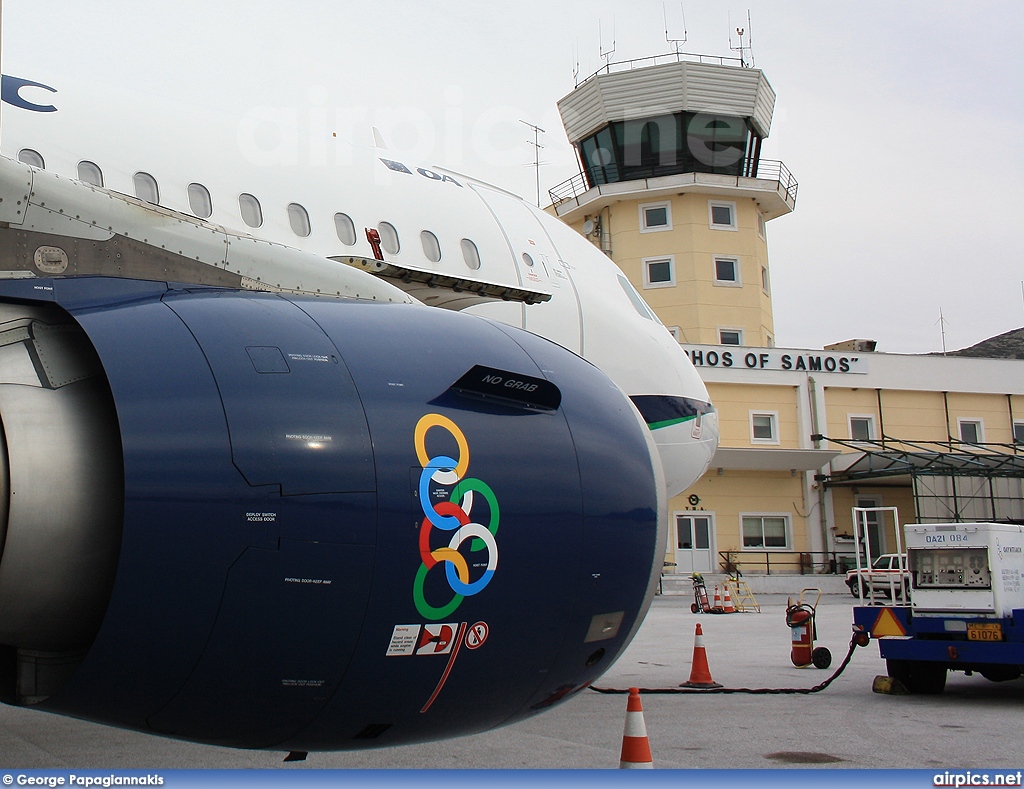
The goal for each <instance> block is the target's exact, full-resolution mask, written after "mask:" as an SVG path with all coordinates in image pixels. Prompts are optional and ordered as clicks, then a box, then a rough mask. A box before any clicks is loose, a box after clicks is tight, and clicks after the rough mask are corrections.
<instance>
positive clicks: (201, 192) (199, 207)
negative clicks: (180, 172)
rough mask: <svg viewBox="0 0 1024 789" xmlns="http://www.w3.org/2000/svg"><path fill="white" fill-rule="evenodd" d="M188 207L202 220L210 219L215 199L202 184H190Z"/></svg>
mask: <svg viewBox="0 0 1024 789" xmlns="http://www.w3.org/2000/svg"><path fill="white" fill-rule="evenodd" d="M188 207H189V208H190V209H191V210H192V213H193V214H195V215H196V216H198V217H199V218H200V219H207V218H209V216H210V214H212V213H213V198H212V197H210V191H209V190H208V189H207V188H206V187H205V186H203V185H202V184H189V185H188Z"/></svg>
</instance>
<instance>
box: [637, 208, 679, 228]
mask: <svg viewBox="0 0 1024 789" xmlns="http://www.w3.org/2000/svg"><path fill="white" fill-rule="evenodd" d="M671 229H672V204H671V203H642V204H641V205H640V232H641V233H650V232H657V231H659V230H671Z"/></svg>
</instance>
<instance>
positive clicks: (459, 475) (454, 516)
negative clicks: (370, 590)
mask: <svg viewBox="0 0 1024 789" xmlns="http://www.w3.org/2000/svg"><path fill="white" fill-rule="evenodd" d="M431 428H439V429H441V430H444V431H446V432H447V433H449V434H450V435H451V436H452V438H454V439H455V443H456V445H457V446H458V450H459V452H458V454H459V457H458V460H456V459H454V458H450V457H448V456H446V455H436V456H434V457H430V455H429V453H428V452H427V433H428V432H429V431H430V429H431ZM414 440H415V445H416V458H417V460H419V463H420V465H421V466H422V467H423V472H422V473H421V474H420V480H419V499H420V506H421V507H422V508H423V515H424V518H423V523H422V524H421V526H420V535H419V548H420V559H421V560H422V562H423V563H422V564H421V565H420V567H419V570H417V572H416V580H415V581H414V582H413V592H412V596H413V600H414V601H415V603H416V610H417V611H419V612H420V614H422V615H423V616H424V617H426V618H427V619H431V620H435V621H436V620H438V619H445V618H446V617H449V616H451V614H452V613H454V611H455V610H456V609H457V608H458V607H459V606H460V605H462V601H463V600H464V599H465V598H467V597H471V596H472V595H475V594H477V593H479V592H482V591H483V590H484V588H486V586H487V584H489V583H490V582H491V579H492V578H493V577H494V572H495V570H497V569H498V543H497V542H496V541H495V539H494V537H495V535H496V534H497V533H498V522H499V521H500V519H501V515H500V511H499V509H498V499H497V497H496V496H495V495H494V491H492V490H491V488H490V486H489V485H487V483H486V482H483V481H482V480H479V479H473V478H472V477H466V472H467V471H468V470H469V443H468V442H467V441H466V436H465V435H464V434H463V432H462V431H461V430H460V429H459V426H458V425H456V424H455V423H454V422H453V421H452V420H450V419H448V418H447V417H444V416H441V415H440V414H426V415H425V416H423V417H422V418H421V419H420V421H419V422H417V423H416V430H415V433H414ZM432 482H433V483H435V484H437V485H441V486H444V487H446V488H448V487H450V488H452V491H451V494H450V496H449V498H448V501H442V502H438V503H437V504H433V503H432V496H431V483H432ZM478 496H479V497H482V498H483V500H484V501H485V502H486V503H487V507H488V509H489V510H490V516H489V518H488V522H487V525H486V526H484V525H483V524H481V523H477V522H475V521H474V520H473V515H472V513H473V505H474V502H476V501H477V497H478ZM435 528H437V529H440V530H441V531H443V532H451V538H450V540H449V542H448V545H447V546H444V547H441V548H434V549H431V547H430V542H431V540H430V538H431V533H432V532H433V530H434V529H435ZM467 540H471V542H470V544H469V547H468V551H467V553H468V554H469V558H467V556H466V555H464V554H463V553H462V551H461V550H460V549H461V548H462V546H463V543H465V542H466V541H467ZM484 549H486V550H487V563H486V566H485V569H484V571H483V574H481V575H480V577H479V578H477V579H476V580H473V581H470V570H469V568H470V562H471V561H472V560H473V558H475V557H473V556H472V555H473V554H475V553H479V552H480V551H482V550H484ZM473 563H474V564H475V565H479V564H480V562H473ZM438 565H443V566H444V571H445V579H446V580H447V581H448V585H449V586H450V587H451V590H452V593H453V596H452V599H451V600H450V601H448V602H447V603H445V604H444V605H441V606H436V607H435V606H433V605H431V604H430V603H428V602H427V599H426V597H425V595H424V592H423V586H424V584H425V583H426V580H427V574H428V573H429V572H430V571H431V570H432V569H434V567H437V566H438Z"/></svg>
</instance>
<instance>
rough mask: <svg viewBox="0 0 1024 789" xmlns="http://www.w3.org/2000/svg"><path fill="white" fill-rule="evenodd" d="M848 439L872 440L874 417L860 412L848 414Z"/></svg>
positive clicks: (873, 436) (873, 435)
mask: <svg viewBox="0 0 1024 789" xmlns="http://www.w3.org/2000/svg"><path fill="white" fill-rule="evenodd" d="M849 419H850V440H851V441H874V440H875V417H874V416H864V415H861V414H850V416H849Z"/></svg>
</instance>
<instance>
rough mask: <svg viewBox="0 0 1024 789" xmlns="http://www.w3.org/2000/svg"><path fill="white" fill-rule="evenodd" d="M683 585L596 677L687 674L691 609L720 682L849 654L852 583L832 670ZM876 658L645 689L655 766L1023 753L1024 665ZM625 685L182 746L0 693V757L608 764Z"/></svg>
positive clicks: (244, 764) (832, 614)
mask: <svg viewBox="0 0 1024 789" xmlns="http://www.w3.org/2000/svg"><path fill="white" fill-rule="evenodd" d="M690 602H691V598H690V597H689V596H682V595H679V596H664V597H657V598H655V601H654V605H653V606H652V608H651V611H650V613H649V614H648V616H647V620H646V621H645V623H644V625H643V626H642V628H641V629H640V631H639V633H638V634H637V637H636V639H635V640H634V642H633V644H631V645H630V647H629V649H628V650H627V651H626V652H625V653H624V654H623V656H622V657H621V658H620V660H619V661H618V663H616V664H615V665H614V666H613V667H612V668H611V669H610V670H609V671H608V672H607V673H606V674H605V676H604V677H602V678H601V680H600V681H599V682H598V683H597V685H598V686H600V687H615V688H628V687H629V686H639V687H645V688H660V687H676V686H678V685H679V683H681V682H683V681H685V680H686V679H688V677H689V674H690V668H691V660H692V657H693V640H694V639H693V637H694V625H695V623H697V622H700V623H701V624H702V628H703V631H704V640H705V645H706V649H707V656H708V663H709V667H710V670H711V673H712V675H713V678H714V679H715V681H717V682H719V683H721V684H723V685H724V686H726V687H729V688H738V687H746V688H809V687H812V686H814V685H817V684H818V683H820V682H822V681H823V680H825V679H826V678H827V677H829V676H830V675H831V674H832V673H833V671H834V670H835V668H837V667H838V665H839V663H840V662H841V661H842V659H843V657H844V656H845V655H846V653H847V649H848V645H849V641H850V633H851V622H852V611H851V608H852V605H853V604H854V600H853V598H851V597H849V596H848V595H826V596H825V597H823V599H822V602H821V603H820V605H819V606H818V609H817V621H818V640H817V642H816V646H827V647H828V648H829V649H830V650H831V651H832V655H833V665H832V667H831V668H829V669H828V670H824V671H823V670H818V669H814V668H809V669H798V668H795V667H794V666H793V665H792V663H791V662H790V659H789V651H790V630H789V628H788V627H787V626H786V623H785V607H786V598H785V597H784V596H779V595H771V596H761V597H759V602H760V603H761V613H752V612H751V613H741V614H734V615H725V616H722V615H718V616H715V615H708V614H701V615H694V614H692V613H690V610H689V606H690ZM884 673H885V663H884V661H882V660H881V659H880V658H879V657H878V647H877V645H876V644H874V643H872V644H870V645H869V646H868V647H865V648H858V649H857V650H856V651H855V652H854V654H853V657H852V659H851V662H850V664H849V666H848V667H847V669H846V670H845V671H844V672H843V673H842V674H841V675H840V676H839V677H838V678H836V679H835V681H834V682H833V683H832V684H831V685H830V686H829V687H828V688H827V689H825V690H823V691H822V692H820V693H816V694H810V695H748V694H706V693H705V694H685V695H654V694H645V695H644V696H643V704H644V711H645V719H646V723H647V730H648V734H649V737H650V741H651V748H652V751H653V753H654V761H655V767H659V768H771V767H787V768H793V767H818V768H820V767H826V768H827V767H837V768H900V767H914V768H927V769H936V768H945V769H968V768H974V767H985V768H1005V769H1009V768H1016V767H1019V766H1020V765H1021V763H1022V762H1024V727H1022V726H1021V714H1022V711H1024V680H1014V681H1012V682H1004V683H992V682H988V681H987V680H985V679H982V678H981V677H979V676H973V677H966V676H965V675H963V674H961V673H956V674H950V676H949V681H948V683H947V687H946V692H945V694H943V695H942V696H937V697H924V696H884V695H879V694H875V693H872V692H871V682H872V679H873V678H874V677H875V675H877V674H884ZM625 709H626V696H625V695H604V694H600V693H597V692H594V691H592V690H586V691H583V692H581V693H578V694H577V695H576V696H575V697H573V698H571V699H569V700H567V701H566V702H565V703H563V704H562V705H560V706H558V707H555V708H554V709H552V710H549V711H548V712H546V713H543V714H541V715H538V716H537V717H535V718H532V719H530V720H528V721H524V722H522V723H519V724H516V725H514V726H510V727H506V728H502V729H497V730H494V731H491V732H487V733H484V734H479V735H475V736H472V737H464V738H461V739H457V740H450V741H446V742H438V743H431V744H426V745H412V746H402V747H397V748H387V749H380V750H373V751H357V752H342V753H314V754H310V756H309V758H308V760H307V761H305V762H296V763H289V764H287V765H285V764H283V763H282V761H281V760H282V758H283V756H284V754H283V753H280V752H267V751H238V750H232V749H226V748H214V747H210V746H203V745H194V744H191V743H184V742H178V741H175V740H168V739H164V738H160V737H153V736H150V735H145V734H139V733H135V732H130V731H123V730H120V729H114V728H110V727H106V726H100V725H97V724H92V723H86V722H83V721H76V720H72V719H69V718H61V717H58V716H53V715H48V714H46V713H41V712H36V711H31V710H26V709H19V708H13V707H7V706H2V705H0V768H4V767H12V768H13V767H17V768H25V769H27V768H77V769H83V768H95V769H133V768H134V769H167V768H207V767H209V768H268V767H282V768H284V769H289V770H294V769H309V768H615V767H617V766H618V759H619V750H620V747H621V743H622V727H623V722H624V719H625Z"/></svg>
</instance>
